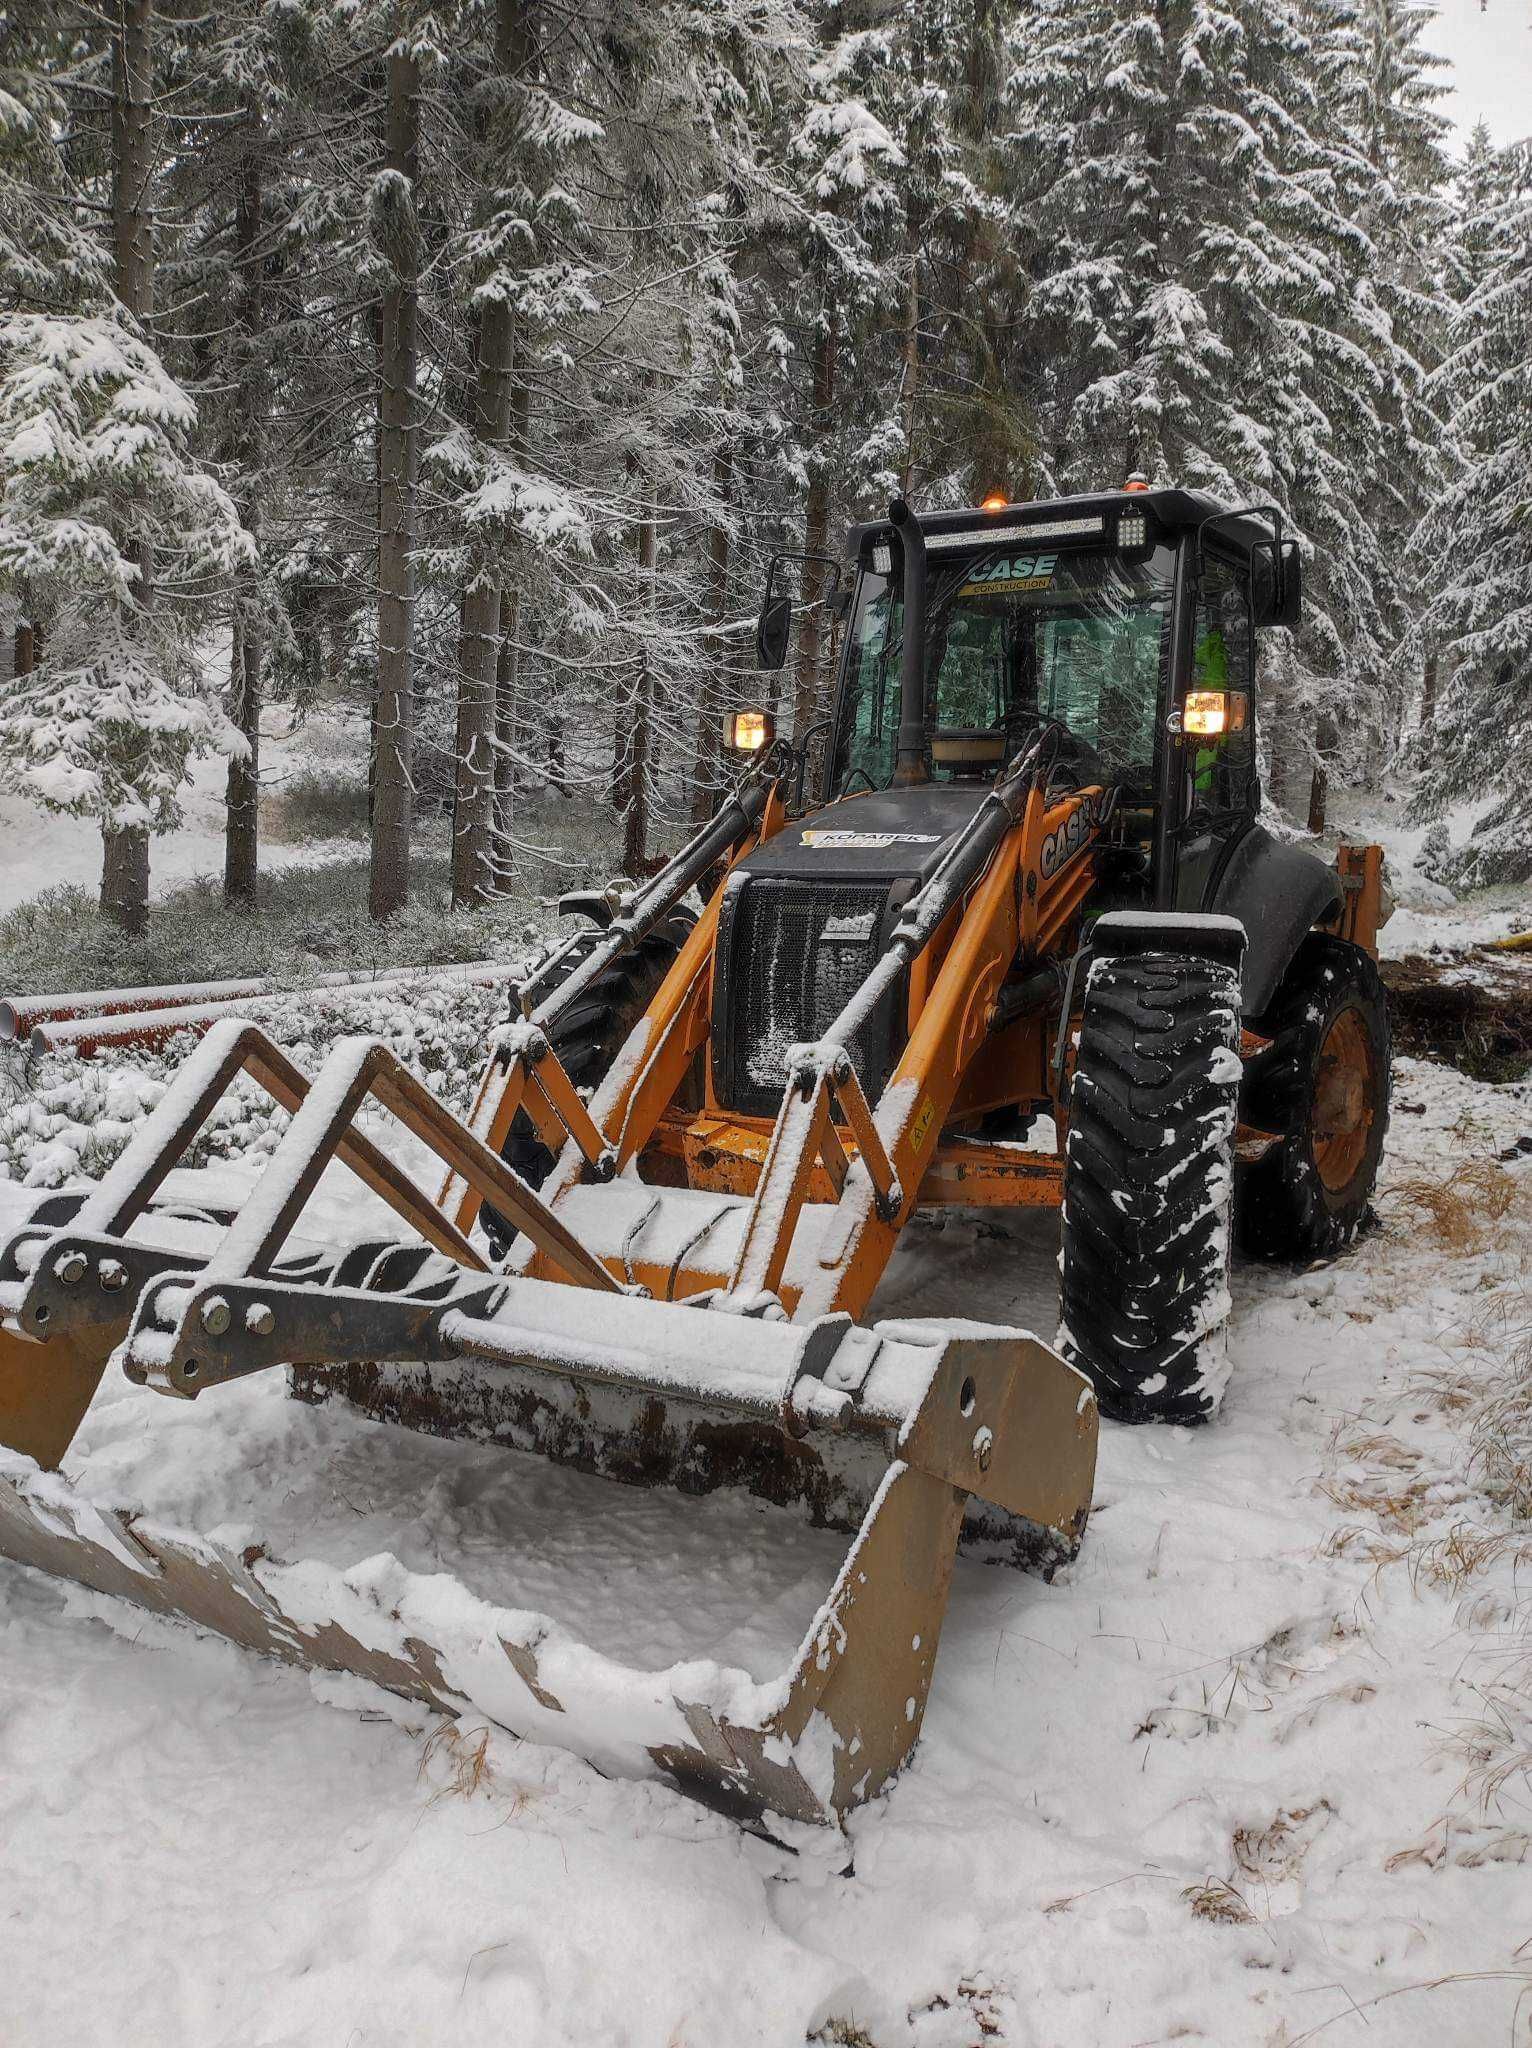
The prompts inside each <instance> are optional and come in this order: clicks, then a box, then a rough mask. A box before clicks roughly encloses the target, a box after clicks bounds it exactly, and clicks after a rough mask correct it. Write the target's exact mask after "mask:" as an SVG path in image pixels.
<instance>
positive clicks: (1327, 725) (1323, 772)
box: [1309, 711, 1336, 833]
mask: <svg viewBox="0 0 1532 2048" xmlns="http://www.w3.org/2000/svg"><path fill="white" fill-rule="evenodd" d="M1335 739H1336V734H1335V721H1334V719H1333V718H1331V716H1330V714H1329V713H1328V712H1327V711H1322V712H1321V713H1320V714H1319V718H1318V721H1317V723H1316V724H1315V727H1314V773H1313V775H1312V777H1311V778H1310V780H1309V830H1310V831H1311V832H1315V833H1318V832H1323V830H1324V829H1325V811H1326V807H1327V805H1328V803H1329V799H1330V757H1331V755H1332V754H1333V753H1334V751H1335Z"/></svg>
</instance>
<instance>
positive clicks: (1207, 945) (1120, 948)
mask: <svg viewBox="0 0 1532 2048" xmlns="http://www.w3.org/2000/svg"><path fill="white" fill-rule="evenodd" d="M1090 948H1091V954H1092V957H1093V958H1094V959H1097V960H1108V959H1116V960H1120V959H1123V958H1124V957H1126V956H1129V955H1132V954H1136V953H1189V954H1191V955H1192V956H1193V957H1194V958H1196V959H1199V960H1218V961H1221V962H1222V963H1223V964H1224V965H1225V966H1226V967H1238V966H1239V964H1240V961H1241V960H1242V958H1243V957H1244V954H1245V949H1246V934H1245V931H1244V928H1243V927H1242V926H1241V925H1240V923H1239V922H1238V920H1237V919H1235V918H1232V917H1229V916H1226V915H1224V914H1222V913H1218V912H1213V913H1209V912H1206V911H1200V910H1109V911H1107V912H1106V913H1105V914H1104V915H1103V916H1101V917H1098V918H1097V919H1096V922H1095V923H1094V924H1093V925H1092V926H1091V935H1090Z"/></svg>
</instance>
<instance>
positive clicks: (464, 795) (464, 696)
mask: <svg viewBox="0 0 1532 2048" xmlns="http://www.w3.org/2000/svg"><path fill="white" fill-rule="evenodd" d="M531 11H532V10H531V7H530V5H529V4H527V0H497V5H496V9H495V64H496V69H497V70H498V71H499V73H500V76H501V78H502V80H509V79H513V78H517V77H519V76H520V74H521V73H522V72H523V70H524V69H525V67H526V66H527V64H528V63H529V62H530V60H531V58H532V54H533V50H532V37H531V22H530V17H531ZM486 125H487V129H488V130H490V131H493V130H496V129H503V128H504V126H505V124H504V123H503V122H502V123H490V124H486ZM492 141H503V142H505V143H506V144H507V145H508V146H509V148H511V149H514V148H515V147H516V142H517V138H515V137H514V136H504V135H496V134H494V133H492V132H486V134H485V135H484V136H483V137H481V142H482V144H483V146H484V155H485V164H484V177H485V181H486V185H487V186H490V187H493V186H494V185H495V184H497V183H498V182H499V181H498V178H497V176H496V173H497V171H498V169H499V167H500V162H501V158H502V154H503V152H502V151H501V150H500V149H498V148H491V147H490V146H489V145H490V143H491V142H492ZM485 199H486V202H487V203H488V202H491V201H492V191H487V192H486V194H485ZM514 369H515V331H514V325H513V322H512V318H511V309H510V307H509V306H507V305H505V304H504V303H503V302H502V301H499V300H496V301H495V302H494V303H493V304H492V305H488V306H486V307H485V308H484V309H483V311H482V312H481V313H480V315H479V361H478V371H477V377H476V384H475V390H474V431H475V433H476V434H477V436H478V438H479V440H480V441H481V442H482V443H483V444H484V446H485V447H486V448H488V449H490V450H492V451H494V452H495V453H497V454H501V455H503V454H504V453H505V452H506V450H507V449H508V448H509V446H510V440H511V423H512V412H513V403H512V393H513V385H514V381H515V379H514ZM499 632H500V584H499V578H498V575H497V574H495V573H492V572H491V571H490V569H489V567H488V566H487V565H486V564H482V563H481V564H480V565H479V567H478V573H477V574H476V575H475V577H474V579H473V581H472V582H471V583H470V584H469V586H468V588H467V590H466V591H465V592H464V594H463V630H462V637H461V639H460V640H459V642H458V664H457V665H458V696H457V788H456V796H455V801H454V805H453V816H452V901H453V905H454V907H455V908H459V909H461V908H464V907H466V906H468V905H470V904H475V903H485V902H487V901H488V900H489V898H490V896H491V895H492V894H493V893H494V888H495V876H494V853H493V844H492V842H493V838H494V828H495V748H494V741H495V725H496V715H497V714H496V701H495V700H496V674H497V655H498V644H497V643H498V638H499Z"/></svg>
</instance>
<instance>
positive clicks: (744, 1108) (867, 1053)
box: [713, 875, 902, 1116]
mask: <svg viewBox="0 0 1532 2048" xmlns="http://www.w3.org/2000/svg"><path fill="white" fill-rule="evenodd" d="M887 904H888V884H887V883H873V884H865V883H863V884H853V883H824V882H800V881H790V880H784V879H779V878H777V877H774V876H766V875H761V876H754V875H753V876H751V877H750V879H749V880H748V881H747V882H746V884H745V886H744V888H743V889H742V890H741V891H740V894H739V895H738V897H737V898H736V899H735V900H734V902H733V904H732V905H731V906H730V916H729V920H728V930H727V933H726V934H725V935H724V944H723V946H722V948H721V952H722V955H723V959H724V963H725V971H724V973H723V975H722V977H721V978H720V982H719V988H718V1011H717V1013H716V1014H715V1018H714V1033H713V1044H714V1048H715V1052H714V1068H713V1086H714V1088H715V1090H716V1091H717V1094H718V1097H719V1100H720V1102H722V1103H723V1105H724V1106H725V1108H728V1109H734V1110H737V1111H739V1112H740V1113H741V1114H743V1115H746V1116H775V1115H776V1113H777V1110H778V1109H779V1107H780V1106H781V1102H782V1090H783V1088H784V1087H785V1086H786V1081H787V1075H786V1068H785V1061H786V1057H787V1049H788V1047H789V1046H791V1045H798V1044H801V1043H804V1042H806V1041H810V1040H813V1039H817V1038H821V1037H823V1035H824V1033H825V1032H826V1031H827V1030H828V1029H829V1027H830V1025H832V1024H833V1023H834V1022H835V1019H836V1018H837V1017H838V1016H839V1015H840V1013H841V1011H842V1010H843V1009H844V1008H845V1006H846V1004H847V1003H848V1002H849V1001H850V999H851V997H852V996H853V995H855V993H856V991H857V989H858V988H860V986H861V984H862V983H863V982H864V981H865V980H866V978H867V976H868V974H869V973H870V972H871V971H872V968H873V966H874V965H875V964H876V962H877V959H878V956H879V954H880V953H881V952H882V951H883V937H884V934H883V925H884V912H885V910H886V908H887ZM901 997H902V984H901V987H900V988H899V989H896V991H895V993H894V997H893V999H885V1001H884V1002H883V1003H881V1004H880V1005H879V1006H878V1009H877V1010H876V1011H875V1012H874V1014H873V1015H872V1017H871V1018H869V1020H868V1022H867V1023H866V1025H864V1026H863V1028H862V1030H861V1031H860V1032H858V1034H857V1035H856V1037H855V1038H854V1039H853V1040H852V1042H851V1045H850V1048H849V1050H850V1053H851V1059H852V1064H853V1065H854V1066H855V1068H856V1070H857V1074H858V1076H859V1078H860V1080H861V1083H862V1086H863V1088H864V1089H865V1090H866V1091H867V1094H868V1095H869V1097H871V1098H872V1099H873V1100H874V1101H876V1099H877V1097H878V1095H879V1093H880V1092H881V1091H882V1088H883V1084H884V1082H885V1081H886V1080H887V1079H888V1075H889V1072H890V1069H891V1068H892V1065H893V1033H892V1020H893V1017H894V1016H895V1014H896V1005H897V1004H898V1003H899V1001H900V999H901Z"/></svg>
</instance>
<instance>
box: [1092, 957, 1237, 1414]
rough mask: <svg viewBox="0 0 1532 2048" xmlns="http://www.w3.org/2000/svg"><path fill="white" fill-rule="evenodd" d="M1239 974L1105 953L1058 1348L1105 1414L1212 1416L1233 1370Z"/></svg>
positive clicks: (1097, 977) (1209, 964)
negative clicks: (1230, 1325)
mask: <svg viewBox="0 0 1532 2048" xmlns="http://www.w3.org/2000/svg"><path fill="white" fill-rule="evenodd" d="M1239 1015H1240V1008H1239V976H1238V974H1237V972H1236V971H1235V970H1234V969H1233V968H1231V967H1228V966H1225V965H1223V964H1221V963H1218V962H1215V961H1210V960H1204V959H1200V958H1196V957H1192V956H1188V955H1185V954H1175V953H1145V954H1141V955H1137V956H1131V957H1127V958H1107V959H1104V960H1098V961H1097V962H1096V964H1095V966H1094V967H1092V969H1091V973H1090V979H1089V981H1088V983H1087V985H1086V991H1085V1008H1084V1017H1083V1020H1082V1023H1081V1029H1080V1050H1079V1057H1078V1060H1077V1063H1076V1067H1075V1077H1074V1086H1073V1091H1072V1093H1071V1096H1070V1104H1069V1138H1068V1143H1067V1145H1066V1147H1065V1157H1064V1214H1063V1233H1064V1249H1063V1259H1062V1273H1063V1282H1062V1287H1061V1290H1060V1296H1061V1298H1060V1310H1061V1323H1060V1329H1059V1344H1060V1348H1061V1349H1062V1351H1063V1353H1064V1356H1065V1357H1066V1358H1067V1359H1068V1360H1069V1362H1070V1363H1071V1364H1072V1365H1076V1366H1078V1367H1079V1368H1080V1370H1081V1371H1082V1372H1084V1373H1086V1374H1087V1375H1088V1376H1089V1378H1090V1380H1091V1381H1092V1383H1093V1384H1094V1386H1095V1389H1096V1398H1097V1400H1098V1401H1099V1403H1100V1405H1101V1409H1102V1412H1103V1414H1106V1415H1108V1416H1111V1417H1114V1418H1115V1419H1116V1420H1118V1421H1122V1422H1202V1421H1206V1420H1207V1419H1208V1417H1210V1416H1211V1415H1212V1414H1213V1413H1214V1412H1215V1411H1216V1409H1217V1406H1218V1402H1219V1399H1220V1397H1221V1395H1222V1393H1223V1389H1224V1384H1225V1382H1226V1381H1227V1379H1228V1375H1229V1367H1228V1357H1227V1343H1226V1325H1227V1321H1228V1315H1229V1307H1230V1302H1229V1222H1230V1217H1229V1211H1230V1200H1231V1158H1232V1149H1233V1139H1234V1125H1235V1113H1236V1107H1237V1103H1238V1095H1239V1074H1240V1064H1239V1037H1240V1024H1239Z"/></svg>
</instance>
